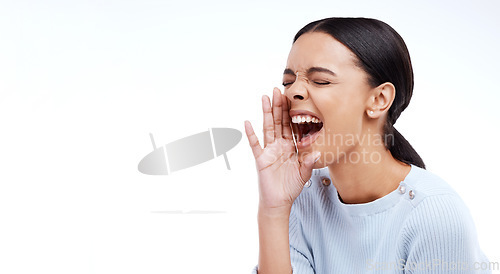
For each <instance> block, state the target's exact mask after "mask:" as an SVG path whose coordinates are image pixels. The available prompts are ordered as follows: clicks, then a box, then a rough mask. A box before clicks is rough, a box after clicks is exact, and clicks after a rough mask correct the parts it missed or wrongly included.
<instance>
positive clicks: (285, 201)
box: [245, 88, 320, 209]
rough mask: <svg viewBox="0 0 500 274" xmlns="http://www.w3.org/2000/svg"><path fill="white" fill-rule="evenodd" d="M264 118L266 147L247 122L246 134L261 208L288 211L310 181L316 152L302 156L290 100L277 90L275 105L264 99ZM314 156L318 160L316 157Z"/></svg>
mask: <svg viewBox="0 0 500 274" xmlns="http://www.w3.org/2000/svg"><path fill="white" fill-rule="evenodd" d="M262 110H263V116H264V127H263V129H264V148H262V147H261V146H260V143H259V140H258V138H257V136H256V135H255V132H254V131H253V128H252V125H251V123H250V122H249V121H245V132H246V134H247V137H248V141H249V144H250V147H251V148H252V152H253V155H254V157H255V162H256V166H257V171H258V178H259V195H260V200H259V207H260V208H264V209H287V208H288V209H289V208H291V206H292V204H293V202H294V201H295V199H296V198H297V197H298V196H299V194H300V193H301V192H302V189H303V188H304V184H305V183H306V182H307V181H308V180H309V179H310V178H311V174H312V169H313V165H314V162H315V159H317V158H318V157H319V155H320V154H319V152H316V155H313V153H303V154H301V156H300V157H299V156H298V154H297V149H296V147H295V143H294V141H293V137H292V129H291V125H290V120H291V119H290V116H289V113H288V111H289V105H288V100H287V97H286V96H285V95H283V94H281V91H280V90H279V89H278V88H274V90H273V104H272V107H271V103H270V100H269V97H267V96H265V95H264V96H263V97H262ZM314 156H315V157H314Z"/></svg>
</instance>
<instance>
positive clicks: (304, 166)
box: [299, 151, 321, 184]
mask: <svg viewBox="0 0 500 274" xmlns="http://www.w3.org/2000/svg"><path fill="white" fill-rule="evenodd" d="M319 157H321V152H319V151H316V152H314V153H306V154H305V155H303V156H302V157H301V158H302V159H301V160H302V161H299V162H300V168H299V173H300V177H301V179H302V182H303V183H304V184H305V183H306V182H307V181H308V180H309V179H310V178H311V175H312V170H313V166H314V164H315V163H316V162H317V161H318V160H319Z"/></svg>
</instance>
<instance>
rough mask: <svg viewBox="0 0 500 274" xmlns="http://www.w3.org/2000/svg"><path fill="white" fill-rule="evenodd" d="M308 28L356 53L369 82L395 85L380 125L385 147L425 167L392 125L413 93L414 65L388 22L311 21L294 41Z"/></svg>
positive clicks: (400, 159) (394, 154)
mask: <svg viewBox="0 0 500 274" xmlns="http://www.w3.org/2000/svg"><path fill="white" fill-rule="evenodd" d="M307 32H323V33H326V34H329V35H331V36H332V37H333V38H335V39H336V40H337V41H339V42H340V43H342V44H344V45H345V46H346V47H347V48H349V49H350V50H351V51H352V52H353V53H354V54H355V55H356V56H357V60H356V61H357V64H356V65H357V66H359V67H360V68H362V69H363V70H364V71H365V72H366V73H367V74H368V76H369V78H368V81H369V84H370V85H371V86H373V87H376V86H379V85H380V84H383V83H385V82H390V83H392V84H393V85H394V86H395V88H396V97H395V98H394V101H393V103H392V105H391V107H390V108H389V112H388V115H387V120H386V121H385V124H384V127H383V131H384V132H383V136H385V137H384V144H385V147H386V148H387V149H389V150H390V152H391V154H392V156H393V157H394V158H395V159H397V160H399V161H401V162H404V163H407V164H414V165H416V166H419V167H421V168H424V169H425V164H424V161H423V160H422V158H420V156H419V155H418V153H417V152H416V151H415V149H414V148H413V147H412V146H411V145H410V143H409V142H408V141H407V140H406V139H405V138H404V137H403V135H401V134H400V133H399V132H398V131H397V130H396V129H395V128H394V124H395V123H396V120H397V119H398V117H399V115H400V114H401V112H402V111H403V110H404V109H405V108H406V107H407V106H408V104H409V103H410V99H411V96H412V93H413V69H412V66H411V60H410V54H409V53H408V49H407V47H406V44H405V42H404V41H403V38H401V36H400V35H399V34H398V33H397V32H396V31H395V30H394V29H393V28H392V27H391V26H389V25H387V24H386V23H384V22H382V21H379V20H376V19H370V18H337V17H334V18H326V19H322V20H318V21H314V22H311V23H309V24H307V25H306V26H305V27H303V28H302V29H301V30H300V31H299V32H298V33H297V34H296V35H295V38H294V39H293V42H294V43H295V41H297V39H298V38H299V37H300V36H301V35H302V34H304V33H307Z"/></svg>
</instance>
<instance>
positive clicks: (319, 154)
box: [314, 152, 321, 163]
mask: <svg viewBox="0 0 500 274" xmlns="http://www.w3.org/2000/svg"><path fill="white" fill-rule="evenodd" d="M316 155H318V156H316V160H314V162H315V163H316V162H317V161H318V160H319V158H320V157H321V153H320V152H318V153H316Z"/></svg>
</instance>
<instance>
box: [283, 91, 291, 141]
mask: <svg viewBox="0 0 500 274" xmlns="http://www.w3.org/2000/svg"><path fill="white" fill-rule="evenodd" d="M281 102H283V103H282V109H283V114H282V116H283V138H285V139H289V140H292V141H293V137H292V128H291V124H290V122H291V121H290V120H291V119H290V114H288V111H289V110H290V106H289V105H288V98H287V97H286V96H285V95H284V94H282V95H281Z"/></svg>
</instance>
